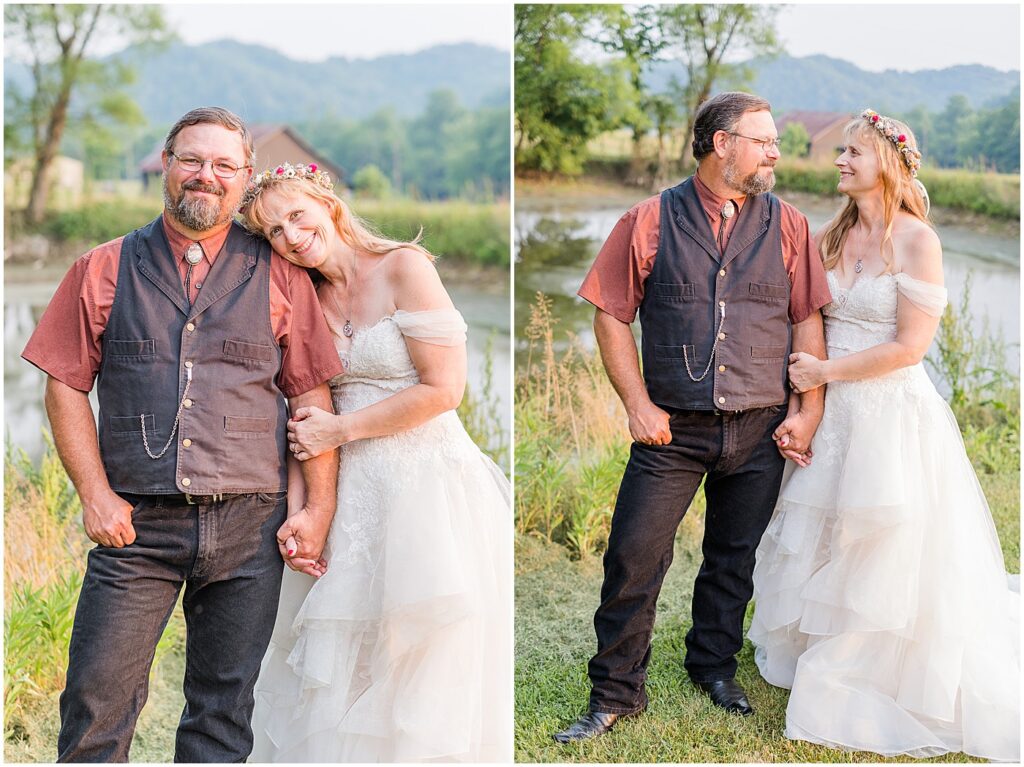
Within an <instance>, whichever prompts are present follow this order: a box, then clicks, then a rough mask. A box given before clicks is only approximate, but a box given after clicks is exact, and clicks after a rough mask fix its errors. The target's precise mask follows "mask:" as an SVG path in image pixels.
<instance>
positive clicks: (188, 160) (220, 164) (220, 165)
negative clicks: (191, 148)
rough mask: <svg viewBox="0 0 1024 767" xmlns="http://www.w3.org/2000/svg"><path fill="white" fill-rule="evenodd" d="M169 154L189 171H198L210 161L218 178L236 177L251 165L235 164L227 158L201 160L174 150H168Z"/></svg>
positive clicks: (182, 167)
mask: <svg viewBox="0 0 1024 767" xmlns="http://www.w3.org/2000/svg"><path fill="white" fill-rule="evenodd" d="M167 154H168V155H170V156H171V157H173V158H174V159H175V160H177V161H178V165H179V166H181V169H182V170H185V171H188V172H189V173H198V172H199V171H200V170H202V168H203V166H204V165H206V163H210V169H211V170H212V171H213V175H215V176H216V177H217V178H224V179H227V178H234V177H235V174H237V173H238V171H240V170H241V169H242V168H248V167H249V166H248V165H241V166H239V165H235V164H234V163H233V162H228V161H227V160H200V159H199V158H198V157H182V156H181V155H177V154H175V153H174V152H168V153H167Z"/></svg>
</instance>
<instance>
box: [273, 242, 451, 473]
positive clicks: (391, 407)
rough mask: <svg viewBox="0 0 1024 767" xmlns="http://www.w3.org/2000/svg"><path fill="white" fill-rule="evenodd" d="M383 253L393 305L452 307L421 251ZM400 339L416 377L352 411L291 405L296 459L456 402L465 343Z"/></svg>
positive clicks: (410, 423) (405, 424)
mask: <svg viewBox="0 0 1024 767" xmlns="http://www.w3.org/2000/svg"><path fill="white" fill-rule="evenodd" d="M387 258H388V260H389V263H388V264H385V265H384V266H385V267H387V271H386V274H387V277H386V279H387V280H388V283H389V286H390V288H391V290H392V291H393V295H394V305H395V307H396V308H397V309H402V310H405V311H408V312H418V311H429V310H437V309H454V306H453V304H452V302H451V298H449V296H448V293H447V292H446V291H445V289H444V286H443V285H442V284H441V279H440V278H439V277H438V275H437V270H436V269H434V265H433V264H432V263H431V262H430V261H429V260H428V259H427V258H426V257H424V256H423V254H422V253H419V252H417V251H415V250H410V249H403V250H401V251H395V252H394V253H392V254H390V255H389V256H387ZM405 340H406V346H408V348H409V356H410V357H411V358H412V362H413V364H414V365H415V367H416V372H417V374H418V375H419V379H420V382H419V383H418V384H416V385H415V386H410V387H409V388H407V389H403V390H402V391H400V392H398V393H396V394H394V395H393V396H391V397H387V398H386V399H383V400H381V401H380V402H377V403H374V404H373V405H370V406H369V407H365V408H362V409H360V410H355V411H352V412H351V413H342V414H340V415H331V414H330V413H327V412H324V411H323V410H320V409H319V408H302V409H300V410H298V411H296V413H295V415H294V416H293V420H292V421H291V422H289V425H288V433H289V439H291V440H292V441H294V442H298V443H299V446H300V450H299V452H298V453H296V456H297V457H298V458H299V459H300V460H306V459H307V458H311V457H312V456H314V455H317V454H319V453H321V452H323V451H324V450H329V449H331V448H334V447H337V446H339V445H344V444H345V443H347V442H353V441H355V440H358V439H367V438H369V437H380V436H385V435H388V434H396V433H398V432H401V431H407V430H408V429H412V428H415V427H416V426H419V425H421V424H423V423H426V422H427V421H429V420H430V419H431V418H434V417H436V416H438V415H440V414H441V413H444V412H446V411H448V410H454V409H455V408H457V407H458V406H459V403H460V402H461V401H462V396H463V393H464V392H465V389H466V346H465V344H464V343H463V344H459V345H457V346H440V345H437V344H432V343H427V342H426V341H419V340H416V339H414V338H410V337H408V336H406V339H405Z"/></svg>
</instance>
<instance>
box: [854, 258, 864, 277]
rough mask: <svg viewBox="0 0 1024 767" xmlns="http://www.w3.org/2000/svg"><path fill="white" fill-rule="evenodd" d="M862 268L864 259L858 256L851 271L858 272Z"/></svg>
mask: <svg viewBox="0 0 1024 767" xmlns="http://www.w3.org/2000/svg"><path fill="white" fill-rule="evenodd" d="M863 270H864V259H862V258H858V259H857V263H855V264H854V265H853V271H854V272H856V273H857V274H860V273H861V272H862V271H863Z"/></svg>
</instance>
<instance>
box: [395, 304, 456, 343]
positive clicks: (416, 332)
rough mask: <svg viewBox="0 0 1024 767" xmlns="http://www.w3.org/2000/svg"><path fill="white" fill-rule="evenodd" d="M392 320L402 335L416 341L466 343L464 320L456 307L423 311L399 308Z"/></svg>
mask: <svg viewBox="0 0 1024 767" xmlns="http://www.w3.org/2000/svg"><path fill="white" fill-rule="evenodd" d="M394 320H395V324H397V325H398V329H399V330H401V331H402V335H405V336H408V337H409V338H415V339H416V340H417V341H423V342H424V343H428V344H436V345H437V346H459V345H460V344H464V343H466V327H467V326H466V321H465V320H464V319H462V314H461V313H460V312H459V311H457V310H456V309H435V310H431V311H425V312H407V311H403V310H402V309H399V310H398V311H396V312H395V314H394Z"/></svg>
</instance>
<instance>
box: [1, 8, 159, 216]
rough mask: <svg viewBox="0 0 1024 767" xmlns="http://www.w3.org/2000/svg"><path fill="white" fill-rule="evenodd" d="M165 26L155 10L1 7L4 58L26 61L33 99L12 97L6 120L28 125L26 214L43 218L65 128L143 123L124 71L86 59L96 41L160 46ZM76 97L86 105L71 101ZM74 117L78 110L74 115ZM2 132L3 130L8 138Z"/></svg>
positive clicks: (114, 65) (109, 64)
mask: <svg viewBox="0 0 1024 767" xmlns="http://www.w3.org/2000/svg"><path fill="white" fill-rule="evenodd" d="M164 29H165V28H164V20H163V14H162V11H161V9H160V7H159V6H156V5H58V4H51V5H6V6H4V39H5V41H6V42H7V49H8V53H10V54H14V56H15V57H16V58H21V59H22V60H24V61H26V62H27V64H28V66H29V68H30V72H31V81H32V92H31V93H30V94H28V95H25V94H23V93H21V92H18V93H16V94H14V96H13V98H12V100H11V102H10V104H11V109H12V111H11V113H9V114H8V115H7V120H8V121H11V122H15V123H21V124H24V125H26V126H27V128H28V130H29V131H30V134H31V138H30V140H28V141H26V142H25V143H26V144H28V145H29V146H31V149H32V153H33V158H34V165H33V171H32V187H31V191H30V192H29V203H28V209H27V211H26V215H27V217H28V219H29V220H30V221H32V222H38V221H40V220H41V219H42V216H43V212H44V211H45V208H46V199H47V193H48V192H49V170H50V167H51V165H52V164H53V160H54V158H55V157H56V156H57V152H58V151H59V149H60V145H61V140H62V139H63V137H64V133H65V130H66V128H67V127H68V124H69V122H71V121H75V122H80V123H82V124H92V125H93V126H96V125H98V124H100V123H101V122H102V120H103V119H109V120H114V121H125V120H133V121H136V122H141V120H142V117H141V113H140V112H139V109H138V107H137V106H136V105H135V104H134V102H132V101H131V100H130V99H129V98H128V97H127V96H126V95H125V94H124V93H123V92H122V91H121V90H120V88H121V86H123V85H126V84H127V83H128V82H130V81H131V78H132V72H131V71H130V70H129V69H128V68H127V67H124V66H118V65H117V64H114V63H104V62H101V61H97V60H93V59H90V58H88V54H89V51H90V46H91V45H93V44H94V43H95V42H96V41H99V40H104V41H109V40H110V39H111V38H115V39H118V38H120V39H123V40H125V42H126V44H133V43H145V42H154V41H159V40H163V39H165V38H164ZM75 92H80V94H81V95H82V96H83V98H80V99H76V101H75V102H74V103H73V102H72V95H73V94H74V93H75ZM75 110H77V111H75ZM5 133H6V131H5Z"/></svg>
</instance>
